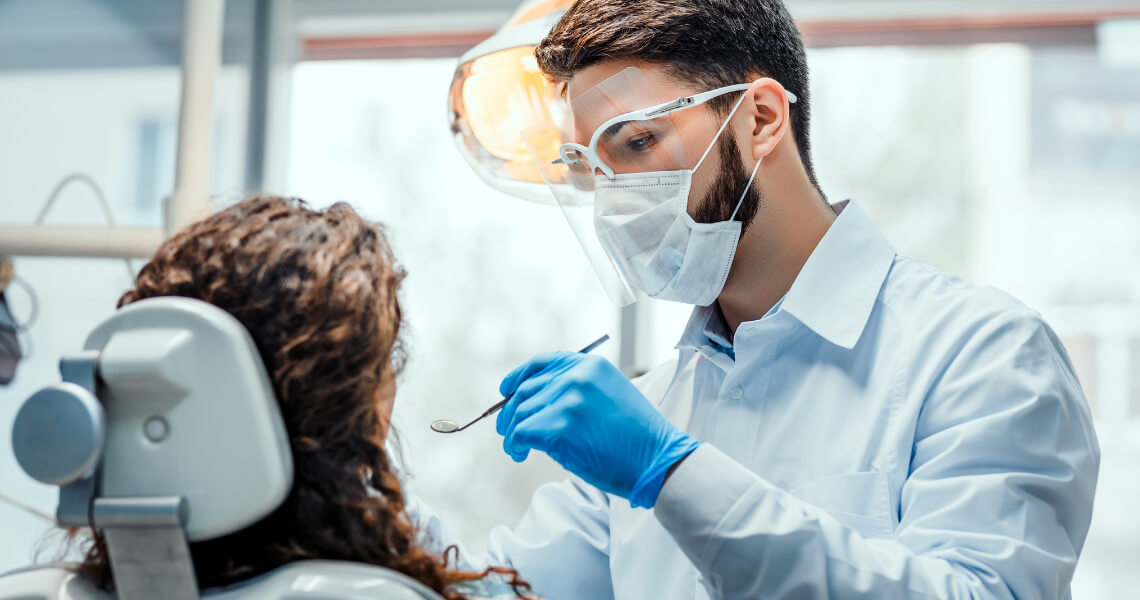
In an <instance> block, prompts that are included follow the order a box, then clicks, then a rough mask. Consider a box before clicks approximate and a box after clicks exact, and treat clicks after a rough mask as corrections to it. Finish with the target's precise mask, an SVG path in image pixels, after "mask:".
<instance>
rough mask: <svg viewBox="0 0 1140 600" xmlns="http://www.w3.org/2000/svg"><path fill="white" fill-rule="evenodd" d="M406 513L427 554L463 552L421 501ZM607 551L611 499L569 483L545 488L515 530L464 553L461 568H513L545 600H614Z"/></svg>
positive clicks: (496, 533) (413, 501) (503, 530)
mask: <svg viewBox="0 0 1140 600" xmlns="http://www.w3.org/2000/svg"><path fill="white" fill-rule="evenodd" d="M408 512H409V514H410V515H411V517H412V520H413V522H415V524H416V525H417V527H418V528H419V530H420V532H421V544H422V545H423V546H424V547H425V548H427V549H429V550H430V551H434V552H437V553H441V552H442V551H443V549H445V548H447V547H448V546H450V545H456V546H459V544H458V541H457V540H456V539H455V538H454V536H452V535H451V534H450V533H449V532H448V531H447V529H446V528H445V527H444V526H443V523H442V522H441V521H440V519H439V517H438V516H437V515H436V514H435V513H434V512H432V511H431V509H430V508H429V507H428V506H427V505H426V504H424V503H423V502H422V501H421V500H419V499H418V498H416V497H414V496H413V497H410V498H409V500H408ZM609 547H610V538H609V498H608V497H607V496H606V494H605V493H603V492H601V491H599V490H598V489H597V488H594V487H593V486H590V485H588V484H586V483H584V482H582V481H581V480H580V479H578V478H576V477H571V478H569V479H566V480H565V481H562V482H559V483H548V484H545V485H543V486H541V487H540V488H539V489H538V490H537V491H536V492H535V494H534V497H533V498H532V499H531V503H530V507H529V508H528V509H527V512H526V514H524V515H523V518H522V520H521V521H520V522H519V524H518V526H517V527H515V528H514V529H510V528H507V527H502V526H500V527H496V528H495V529H494V530H493V531H492V532H491V537H490V541H489V543H488V547H487V552H486V554H484V555H481V556H478V555H472V554H470V553H468V552H466V551H464V550H463V549H462V547H460V562H459V568H461V569H464V570H469V571H480V570H482V569H484V568H486V567H487V566H492V565H493V566H505V567H510V568H512V569H515V570H517V571H518V572H519V575H520V577H521V578H522V579H523V580H525V581H526V582H527V583H529V584H531V586H532V588H533V590H534V592H535V593H537V594H538V595H539V596H541V597H542V598H544V599H545V600H571V599H575V600H581V599H583V598H589V599H591V600H607V599H612V598H613V597H614V593H613V585H612V583H611V581H610V563H609Z"/></svg>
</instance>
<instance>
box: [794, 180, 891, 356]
mask: <svg viewBox="0 0 1140 600" xmlns="http://www.w3.org/2000/svg"><path fill="white" fill-rule="evenodd" d="M835 211H836V212H837V213H838V214H839V216H838V217H836V219H835V222H834V223H832V224H831V227H830V228H829V229H828V230H827V233H825V234H824V236H823V239H821V240H820V242H819V244H818V245H817V246H816V247H815V250H814V251H812V253H811V255H810V256H809V257H808V259H807V262H806V263H804V266H803V268H802V269H800V273H799V275H798V276H796V280H795V281H794V282H793V283H792V287H791V289H790V290H788V293H787V295H786V296H784V303H783V307H782V308H783V310H785V311H787V312H788V313H789V314H791V315H792V316H793V317H795V318H796V319H798V320H799V321H800V322H801V323H803V324H804V326H805V327H807V328H808V329H811V330H812V331H814V332H815V333H817V334H819V336H820V337H822V338H824V339H826V340H827V341H829V342H831V343H833V344H835V345H836V346H840V347H842V348H846V349H848V350H850V349H852V348H854V347H855V344H856V343H858V341H859V338H860V337H861V336H862V335H863V329H864V328H865V327H866V325H867V321H868V320H870V318H871V312H872V310H874V308H875V302H876V300H877V299H878V298H879V291H880V290H881V289H882V287H883V282H884V281H886V279H887V273H888V272H890V270H891V265H892V264H894V260H895V249H894V247H893V246H891V243H890V242H888V241H887V239H886V238H885V237H884V236H883V234H882V233H881V232H880V231H879V228H878V227H876V226H875V224H874V223H873V222H872V221H871V218H870V217H868V216H867V213H865V212H863V209H862V208H861V207H860V206H859V205H858V204H855V203H854V202H850V201H845V202H842V203H840V204H837V205H835Z"/></svg>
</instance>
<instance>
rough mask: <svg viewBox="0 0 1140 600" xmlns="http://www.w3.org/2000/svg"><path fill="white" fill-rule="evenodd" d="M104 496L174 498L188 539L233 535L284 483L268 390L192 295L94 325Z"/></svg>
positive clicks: (271, 503)
mask: <svg viewBox="0 0 1140 600" xmlns="http://www.w3.org/2000/svg"><path fill="white" fill-rule="evenodd" d="M84 348H85V349H86V350H94V351H98V352H99V358H98V367H97V368H98V374H99V377H100V380H101V382H102V389H101V391H100V393H99V394H98V396H99V399H100V402H101V404H102V405H103V407H104V409H105V413H106V442H105V446H104V450H103V455H102V466H101V482H100V483H101V486H100V487H101V491H100V495H101V496H104V497H120V496H129V497H146V496H181V497H183V498H185V499H186V503H187V505H188V507H189V516H188V521H187V523H186V534H187V537H188V538H189V540H190V541H197V540H204V539H209V538H214V537H218V536H221V535H225V534H228V533H232V532H234V531H238V530H240V529H242V528H244V527H246V526H248V525H250V524H252V523H254V522H256V521H258V520H259V519H261V518H263V517H265V516H266V515H268V514H269V513H271V512H272V511H273V510H274V509H276V508H277V507H278V506H280V504H281V502H283V501H284V499H285V497H286V496H287V495H288V493H289V489H290V487H291V486H292V482H293V461H292V455H291V453H290V450H289V440H288V436H287V434H286V431H285V426H284V423H283V422H282V419H281V413H280V409H279V408H278V405H277V401H276V399H275V397H274V394H273V386H272V384H271V383H270V380H269V377H268V375H267V374H266V371H265V366H264V364H263V363H262V360H261V357H260V355H259V353H258V351H257V347H256V346H255V345H254V343H253V339H252V338H251V337H250V335H249V333H248V332H247V331H246V330H245V328H244V327H242V325H241V323H239V322H238V321H237V319H235V318H233V317H232V316H231V315H230V314H229V313H226V312H225V311H223V310H221V309H220V308H217V307H215V306H213V305H211V304H208V303H205V302H201V301H199V300H193V299H189V298H176V297H165V298H151V299H147V300H141V301H138V302H134V303H132V304H129V305H127V306H126V307H124V308H123V309H122V310H120V311H118V312H116V313H115V314H114V315H113V316H111V317H110V318H109V319H107V320H106V321H104V322H103V323H102V324H101V325H99V326H98V327H96V328H95V330H94V331H92V332H91V334H90V335H89V336H88V337H87V342H86V344H85V345H84Z"/></svg>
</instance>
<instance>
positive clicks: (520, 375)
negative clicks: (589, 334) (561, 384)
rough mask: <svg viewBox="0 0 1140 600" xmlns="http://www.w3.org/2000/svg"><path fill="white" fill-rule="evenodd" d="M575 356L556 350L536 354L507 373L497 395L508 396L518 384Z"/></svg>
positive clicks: (572, 353) (571, 353)
mask: <svg viewBox="0 0 1140 600" xmlns="http://www.w3.org/2000/svg"><path fill="white" fill-rule="evenodd" d="M575 354H577V353H576V352H566V351H564V350H558V351H555V352H545V353H543V354H538V355H536V356H534V357H533V358H531V359H530V360H528V361H526V362H524V363H523V364H521V365H519V366H517V367H515V369H514V370H513V371H511V372H510V373H507V376H506V377H504V378H503V381H502V382H501V383H500V384H499V393H500V394H502V395H503V397H506V396H510V395H511V394H514V393H515V390H517V389H518V387H519V384H521V383H522V382H523V381H526V380H527V379H529V378H530V377H533V376H534V375H535V374H536V373H541V372H542V371H544V370H546V368H547V367H549V366H550V365H552V364H555V363H558V362H560V361H562V360H565V359H566V357H568V356H572V355H575Z"/></svg>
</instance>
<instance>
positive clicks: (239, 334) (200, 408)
mask: <svg viewBox="0 0 1140 600" xmlns="http://www.w3.org/2000/svg"><path fill="white" fill-rule="evenodd" d="M60 371H61V374H62V376H63V379H64V382H63V383H61V384H55V385H51V386H48V387H46V388H44V389H42V390H40V391H38V392H36V393H35V394H33V395H32V396H31V397H30V398H28V399H27V401H25V402H24V404H23V405H22V406H21V407H20V410H19V412H18V413H17V415H16V419H15V422H14V424H13V430H12V448H13V450H14V452H15V455H16V460H17V462H18V463H19V464H20V466H21V467H22V468H23V469H24V471H26V472H27V473H28V475H30V476H31V477H33V478H34V479H37V480H39V481H42V482H44V483H49V484H52V485H57V486H59V488H60V503H59V507H58V508H57V511H56V520H57V522H58V523H59V524H60V525H63V526H68V527H92V528H96V529H100V530H102V531H103V533H104V536H105V539H106V542H107V547H108V550H109V555H110V562H111V568H112V571H113V574H114V577H115V586H116V590H117V592H116V594H114V595H107V594H104V593H102V592H99V591H98V590H96V589H94V588H93V587H92V586H91V584H90V582H88V581H86V580H85V579H84V578H83V577H80V576H78V575H77V574H76V573H75V572H74V571H73V570H71V569H69V568H67V567H64V566H59V565H56V566H46V567H35V568H28V569H21V570H18V571H15V572H12V573H9V574H7V575H4V576H2V577H0V600H14V599H20V600H105V599H108V598H110V599H113V598H118V599H119V600H144V599H152V598H164V599H168V600H193V599H197V598H199V597H200V594H199V590H198V587H197V583H196V577H195V575H194V569H193V565H192V563H191V557H190V552H189V545H188V542H192V541H198V540H206V539H211V538H215V537H218V536H222V535H225V534H228V533H232V532H235V531H238V530H241V529H243V528H245V527H246V526H248V525H251V524H253V523H254V522H256V521H258V520H259V519H261V518H263V517H265V516H266V515H268V514H269V513H270V512H272V511H273V510H275V509H276V508H277V507H278V506H280V505H281V502H282V501H284V499H285V497H286V496H287V495H288V493H289V489H290V487H291V486H292V479H293V462H292V454H291V452H290V449H289V440H288V436H287V434H286V431H285V426H284V423H283V421H282V419H281V413H280V409H279V408H278V405H277V401H276V399H275V397H274V393H273V387H272V385H271V383H270V380H269V377H268V376H267V374H266V372H265V367H264V365H263V363H262V360H261V357H260V354H259V353H258V350H257V347H256V346H255V344H254V342H253V339H252V338H251V337H250V336H249V333H248V332H247V331H246V330H245V328H244V327H242V325H241V323H239V322H238V321H237V320H236V319H234V318H233V317H232V316H231V315H229V314H228V313H226V312H225V311H223V310H221V309H219V308H217V307H215V306H213V305H210V304H207V303H205V302H201V301H198V300H192V299H188V298H175V297H167V298H152V299H147V300H141V301H138V302H134V303H132V304H130V305H128V306H126V307H125V308H123V309H122V310H120V311H118V312H116V313H115V314H114V315H113V316H111V317H110V318H109V319H107V320H106V321H104V322H103V323H102V324H100V325H99V326H98V327H96V328H95V330H94V331H92V332H91V334H90V335H89V336H88V337H87V341H86V343H85V344H84V351H83V352H81V353H79V354H77V355H75V356H69V357H65V358H63V359H62V360H61V361H60ZM298 586H299V587H298ZM302 588H303V589H304V590H308V591H307V592H304V593H302V592H299V591H298V590H301V589H302ZM366 588H367V589H369V590H373V589H375V590H377V591H378V593H377V594H375V595H373V594H372V593H371V591H370V593H369V595H370V597H376V598H384V599H391V600H425V599H426V600H437V599H438V598H439V596H438V595H436V594H434V593H433V592H431V591H430V590H428V589H427V588H425V587H423V586H422V585H420V584H418V583H416V582H415V581H412V580H410V579H408V578H407V577H404V576H403V575H400V574H399V573H395V572H393V571H390V570H388V569H382V568H379V567H375V566H371V565H363V564H355V563H339V562H332V561H305V562H300V563H294V564H290V565H286V566H284V567H281V568H280V569H277V570H275V571H273V572H270V573H267V574H265V575H262V576H261V577H258V578H256V579H254V580H251V581H249V582H243V583H241V584H238V585H235V586H231V587H229V588H226V589H222V590H207V591H206V593H204V594H201V597H207V598H218V599H221V600H237V599H246V598H291V599H303V598H313V599H316V598H322V599H325V598H340V597H344V598H356V597H359V590H361V589H366ZM354 590H355V591H354ZM310 592H311V593H310Z"/></svg>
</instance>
